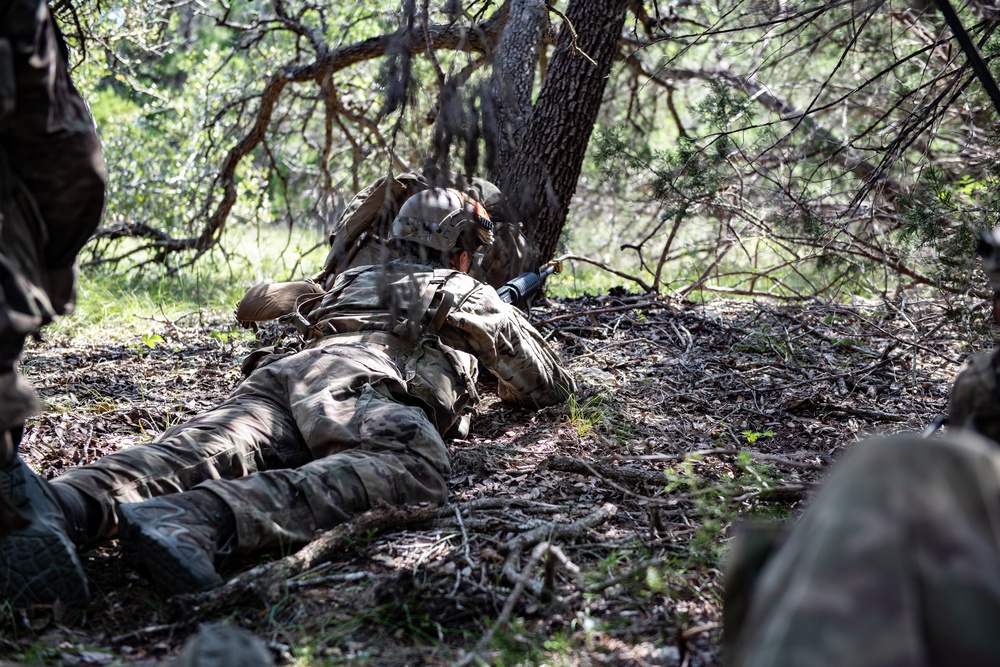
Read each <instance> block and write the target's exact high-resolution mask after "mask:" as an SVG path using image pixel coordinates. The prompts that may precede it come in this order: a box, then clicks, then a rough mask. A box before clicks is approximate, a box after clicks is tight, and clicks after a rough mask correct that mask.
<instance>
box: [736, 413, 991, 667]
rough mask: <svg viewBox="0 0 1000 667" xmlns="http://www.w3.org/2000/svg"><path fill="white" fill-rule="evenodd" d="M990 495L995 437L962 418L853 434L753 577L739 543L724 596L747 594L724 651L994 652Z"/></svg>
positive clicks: (801, 656) (747, 657)
mask: <svg viewBox="0 0 1000 667" xmlns="http://www.w3.org/2000/svg"><path fill="white" fill-rule="evenodd" d="M998 499H1000V450H998V449H997V443H996V442H993V441H991V440H988V439H986V438H983V437H980V436H979V435H977V434H975V433H972V432H971V431H967V430H959V431H958V432H955V433H949V434H948V435H947V436H946V437H942V438H934V439H921V438H919V437H916V436H913V435H905V436H895V437H892V438H886V439H882V440H876V441H871V442H866V443H861V444H858V445H856V446H855V448H854V450H853V451H852V452H851V453H850V454H849V455H848V456H847V457H846V458H845V460H844V461H843V462H842V463H840V464H838V467H837V470H836V472H835V473H834V474H833V476H832V477H831V479H830V480H829V482H828V483H827V485H826V487H825V488H824V490H823V491H822V493H820V494H819V495H818V496H817V498H816V499H815V500H814V501H813V504H812V506H811V507H810V509H809V510H808V511H807V512H806V513H805V514H804V515H803V517H802V519H801V520H800V521H799V523H798V524H797V525H796V527H795V529H794V530H792V531H791V533H790V534H789V536H788V538H787V540H786V541H785V542H784V544H783V545H782V546H781V547H780V548H779V549H777V550H776V551H775V552H774V553H773V554H772V555H771V556H770V558H767V559H766V561H765V564H764V566H763V567H762V568H761V569H760V570H759V572H757V573H756V575H755V576H753V577H752V581H750V582H748V581H744V580H741V577H743V576H745V575H746V574H747V573H748V572H749V570H748V569H747V568H745V567H744V566H745V565H746V564H747V563H748V562H749V561H752V560H753V558H752V556H751V555H750V552H749V551H748V550H745V549H744V548H743V547H745V546H746V545H748V544H749V543H750V542H751V541H752V540H749V539H748V538H747V537H744V538H743V539H742V540H741V541H739V542H738V544H737V546H736V547H734V550H733V554H732V556H733V558H732V560H733V561H734V562H733V563H731V568H730V573H729V575H728V576H727V589H728V591H727V593H728V594H729V595H730V599H729V600H727V605H728V604H729V603H730V602H732V590H733V589H734V588H735V589H751V590H752V595H750V596H749V597H750V600H749V605H748V613H747V615H746V617H745V619H742V620H741V621H740V623H739V624H738V625H737V624H732V623H730V621H731V620H732V619H730V618H727V626H726V634H727V642H729V647H728V649H729V656H728V657H729V660H728V664H730V665H738V666H740V667H755V666H758V665H759V666H763V665H767V666H768V667H775V666H780V665H802V666H809V665H817V666H820V665H823V666H830V667H833V666H837V667H843V666H852V665H858V666H861V665H864V666H869V665H870V666H875V665H879V666H882V665H885V666H890V665H893V666H895V665H898V666H900V667H902V666H904V665H906V666H913V665H940V664H954V665H996V664H998V663H1000V634H998V632H997V628H1000V504H998V502H997V501H998ZM751 569H752V568H751ZM748 584H749V586H748ZM729 611H730V610H728V609H727V613H729Z"/></svg>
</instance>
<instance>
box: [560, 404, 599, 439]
mask: <svg viewBox="0 0 1000 667" xmlns="http://www.w3.org/2000/svg"><path fill="white" fill-rule="evenodd" d="M604 399H605V395H604V394H597V395H596V396H592V397H590V398H589V399H587V400H586V401H584V402H583V403H580V399H579V398H577V396H576V394H570V397H569V425H570V426H571V427H572V428H573V429H574V430H575V431H576V434H577V436H578V437H581V438H583V437H585V436H587V435H589V434H590V433H592V432H593V430H594V427H595V426H597V424H599V423H601V422H602V421H604V419H605V417H606V416H607V410H606V409H605V408H604V407H603V403H604Z"/></svg>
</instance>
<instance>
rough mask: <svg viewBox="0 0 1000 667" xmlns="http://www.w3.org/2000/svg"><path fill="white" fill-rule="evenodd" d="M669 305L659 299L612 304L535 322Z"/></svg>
mask: <svg viewBox="0 0 1000 667" xmlns="http://www.w3.org/2000/svg"><path fill="white" fill-rule="evenodd" d="M668 307H669V306H668V305H667V304H665V303H659V302H657V301H643V302H642V303H636V304H633V305H624V306H611V307H608V308H599V309H597V310H589V311H587V312H583V313H567V314H565V315H556V316H555V317H550V318H548V319H546V320H541V321H540V322H535V323H534V324H535V326H536V327H540V326H543V325H545V324H554V323H555V322H562V321H563V320H572V319H575V318H577V317H590V316H592V315H605V314H607V313H620V312H621V311H623V310H638V309H640V308H668Z"/></svg>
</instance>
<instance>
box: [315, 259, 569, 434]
mask: <svg viewBox="0 0 1000 667" xmlns="http://www.w3.org/2000/svg"><path fill="white" fill-rule="evenodd" d="M308 319H309V322H310V325H311V326H310V338H311V342H310V346H312V347H325V346H327V345H333V344H351V343H363V344H364V345H365V346H366V347H369V348H373V349H375V350H379V351H381V352H384V353H385V354H386V355H388V356H389V357H390V358H391V359H392V361H393V362H394V364H395V366H396V367H397V368H398V369H399V372H400V378H395V379H397V380H402V383H403V385H404V386H405V392H406V395H407V397H409V398H410V399H416V400H417V401H419V402H420V404H422V405H423V406H424V407H426V408H427V409H428V412H429V414H430V415H432V416H433V417H434V418H435V420H436V423H437V426H438V428H439V430H440V431H441V432H442V433H444V432H445V431H447V430H448V428H449V427H450V426H451V425H452V424H453V423H454V422H455V420H456V419H457V418H458V417H459V416H461V415H462V413H463V412H465V411H467V410H468V409H471V407H473V406H474V404H475V402H476V400H477V398H478V397H477V394H476V389H475V381H476V376H477V371H478V364H477V360H478V361H481V362H482V363H483V365H484V366H485V367H486V368H487V369H488V370H489V371H490V372H492V373H493V374H494V375H495V376H496V378H497V381H498V392H499V395H500V398H501V400H503V401H506V402H512V403H517V404H520V405H526V406H545V405H552V404H555V403H559V402H561V401H563V400H565V399H566V398H567V396H568V395H569V394H571V393H573V392H574V391H575V389H576V386H575V383H574V381H573V378H572V377H571V376H570V375H569V374H568V373H567V372H566V370H565V369H563V368H562V367H561V366H560V364H559V359H558V357H557V356H556V355H555V353H554V352H553V351H552V350H551V349H550V348H549V346H548V345H547V344H546V343H545V341H544V340H543V339H542V337H541V335H540V334H539V333H538V332H537V331H536V330H535V328H534V327H532V326H531V324H530V323H528V321H527V320H526V319H525V318H524V316H523V315H522V314H521V312H520V311H519V310H517V309H516V308H513V307H512V306H510V305H508V304H506V303H504V302H502V301H501V300H500V297H499V296H497V293H496V290H494V289H493V288H492V287H490V286H489V285H486V284H484V283H481V282H479V281H477V280H475V279H473V278H471V277H470V276H468V275H465V274H463V273H461V272H459V271H455V270H452V269H442V268H435V267H433V266H427V265H419V264H407V263H404V262H403V261H397V262H393V263H391V264H389V265H388V266H386V267H383V266H366V267H358V268H354V269H350V270H348V271H346V272H344V273H343V274H341V275H340V276H338V278H337V281H336V282H335V283H334V285H333V286H332V287H331V288H330V290H329V291H328V292H327V293H326V294H325V295H324V296H323V297H322V299H321V301H320V302H319V303H318V304H317V305H316V306H315V307H314V308H313V309H312V310H311V312H310V313H309V316H308ZM387 379H388V378H387ZM397 398H404V397H397ZM411 402H412V401H411Z"/></svg>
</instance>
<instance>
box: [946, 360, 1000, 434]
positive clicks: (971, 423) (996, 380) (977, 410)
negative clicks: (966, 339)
mask: <svg viewBox="0 0 1000 667" xmlns="http://www.w3.org/2000/svg"><path fill="white" fill-rule="evenodd" d="M998 365H1000V352H997V351H992V352H985V353H981V354H976V355H974V356H972V357H970V358H969V360H968V361H966V362H965V365H964V366H963V367H962V370H961V371H959V373H958V377H956V378H955V384H954V386H952V389H951V396H950V398H949V399H948V424H949V425H950V426H952V427H959V428H968V429H971V430H974V431H977V432H979V433H981V434H982V435H985V436H987V437H989V438H992V439H993V440H998V441H1000V368H998Z"/></svg>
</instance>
